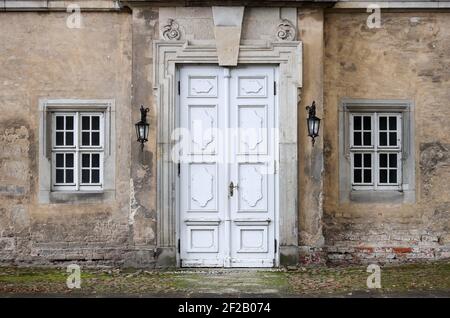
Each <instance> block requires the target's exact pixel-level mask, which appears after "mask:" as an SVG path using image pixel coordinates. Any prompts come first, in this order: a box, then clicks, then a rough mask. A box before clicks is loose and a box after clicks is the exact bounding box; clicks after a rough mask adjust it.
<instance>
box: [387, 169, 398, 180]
mask: <svg viewBox="0 0 450 318" xmlns="http://www.w3.org/2000/svg"><path fill="white" fill-rule="evenodd" d="M389 183H397V170H389Z"/></svg>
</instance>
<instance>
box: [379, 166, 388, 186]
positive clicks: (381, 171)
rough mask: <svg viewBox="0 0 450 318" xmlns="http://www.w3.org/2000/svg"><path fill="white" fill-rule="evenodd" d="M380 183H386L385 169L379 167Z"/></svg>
mask: <svg viewBox="0 0 450 318" xmlns="http://www.w3.org/2000/svg"><path fill="white" fill-rule="evenodd" d="M380 183H387V170H386V169H380Z"/></svg>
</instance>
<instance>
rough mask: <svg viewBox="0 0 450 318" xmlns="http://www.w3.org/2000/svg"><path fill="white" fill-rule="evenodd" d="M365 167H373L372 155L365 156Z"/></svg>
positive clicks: (366, 154)
mask: <svg viewBox="0 0 450 318" xmlns="http://www.w3.org/2000/svg"><path fill="white" fill-rule="evenodd" d="M364 167H366V168H370V167H372V155H371V154H370V153H365V154H364Z"/></svg>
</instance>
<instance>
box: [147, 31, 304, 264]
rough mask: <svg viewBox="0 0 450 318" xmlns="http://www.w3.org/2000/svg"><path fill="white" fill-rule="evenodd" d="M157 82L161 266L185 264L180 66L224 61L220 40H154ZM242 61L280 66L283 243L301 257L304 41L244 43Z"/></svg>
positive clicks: (283, 249) (286, 251)
mask: <svg viewBox="0 0 450 318" xmlns="http://www.w3.org/2000/svg"><path fill="white" fill-rule="evenodd" d="M153 54H154V56H153V83H154V96H155V101H156V104H157V105H156V107H157V114H158V128H157V158H158V162H157V189H156V191H157V232H156V235H157V249H158V251H157V255H158V259H157V265H159V266H168V265H171V266H175V265H177V266H178V265H179V259H178V253H177V243H178V242H176V237H177V235H176V229H177V224H176V223H177V222H176V219H177V217H176V216H177V214H176V213H177V207H176V193H177V192H176V178H177V165H176V164H175V163H174V162H173V161H172V160H171V153H172V147H173V146H174V144H175V142H174V140H172V136H171V134H172V132H173V131H174V129H175V128H176V127H177V118H176V115H175V114H176V111H175V110H176V105H177V93H176V91H177V74H176V72H177V65H179V64H200V63H202V64H218V57H217V51H216V48H215V46H214V43H211V44H209V45H208V44H202V45H190V44H189V43H188V42H187V41H160V40H158V41H154V42H153ZM238 64H272V65H278V80H279V82H278V85H277V86H278V92H277V94H278V95H279V97H278V98H279V99H278V105H279V108H278V122H279V127H278V129H279V163H278V167H277V168H278V178H279V198H278V204H279V206H278V207H277V209H278V211H279V228H278V231H279V243H278V245H279V248H280V251H279V252H280V262H281V265H283V264H284V263H295V262H297V261H298V164H297V156H298V137H297V124H298V123H297V108H298V104H299V102H300V93H301V87H302V42H300V41H283V42H272V43H270V44H268V45H265V46H251V45H243V46H240V49H239V57H238Z"/></svg>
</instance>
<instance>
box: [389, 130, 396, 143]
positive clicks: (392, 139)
mask: <svg viewBox="0 0 450 318" xmlns="http://www.w3.org/2000/svg"><path fill="white" fill-rule="evenodd" d="M396 145H397V133H395V132H390V133H389V146H396Z"/></svg>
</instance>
